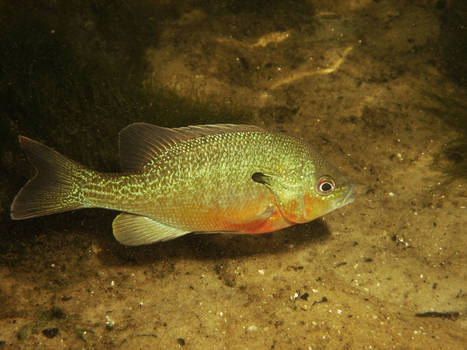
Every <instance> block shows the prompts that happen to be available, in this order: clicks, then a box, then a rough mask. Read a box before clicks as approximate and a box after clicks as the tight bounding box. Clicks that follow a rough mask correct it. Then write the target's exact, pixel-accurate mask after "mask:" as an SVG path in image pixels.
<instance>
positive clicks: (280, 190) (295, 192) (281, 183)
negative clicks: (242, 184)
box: [251, 172, 308, 223]
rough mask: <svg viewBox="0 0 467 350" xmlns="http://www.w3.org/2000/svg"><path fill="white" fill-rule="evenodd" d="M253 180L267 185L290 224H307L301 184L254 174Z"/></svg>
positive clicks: (273, 176) (258, 173)
mask: <svg viewBox="0 0 467 350" xmlns="http://www.w3.org/2000/svg"><path fill="white" fill-rule="evenodd" d="M251 178H252V180H253V181H255V182H258V183H260V184H263V185H265V186H266V187H267V188H268V189H269V190H270V191H271V192H272V193H273V195H274V198H275V199H276V201H277V206H278V208H279V211H280V213H281V215H282V216H283V217H284V219H286V220H287V221H289V222H292V223H300V222H306V221H308V220H306V219H305V218H304V213H305V204H304V200H303V187H302V185H301V184H300V183H298V182H294V181H293V180H291V179H286V178H283V177H279V176H275V175H268V174H263V173H260V172H257V173H254V174H253V175H252V176H251Z"/></svg>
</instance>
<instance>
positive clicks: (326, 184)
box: [316, 175, 336, 196]
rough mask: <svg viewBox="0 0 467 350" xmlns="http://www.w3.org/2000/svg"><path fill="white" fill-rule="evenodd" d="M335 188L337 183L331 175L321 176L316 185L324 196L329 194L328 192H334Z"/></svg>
mask: <svg viewBox="0 0 467 350" xmlns="http://www.w3.org/2000/svg"><path fill="white" fill-rule="evenodd" d="M335 188H336V183H335V182H334V179H333V178H332V177H331V176H329V175H325V176H321V177H320V178H319V180H318V184H317V186H316V189H317V191H318V193H319V194H322V195H324V196H327V195H328V194H331V193H332V192H334V189H335Z"/></svg>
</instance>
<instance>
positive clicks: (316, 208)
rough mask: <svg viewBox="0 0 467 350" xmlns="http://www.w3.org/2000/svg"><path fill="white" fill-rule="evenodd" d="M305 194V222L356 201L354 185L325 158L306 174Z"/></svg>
mask: <svg viewBox="0 0 467 350" xmlns="http://www.w3.org/2000/svg"><path fill="white" fill-rule="evenodd" d="M306 183H307V185H306V187H305V191H304V194H303V203H304V205H303V206H304V213H303V218H304V220H305V222H308V221H311V220H314V219H316V218H318V217H320V216H323V215H325V214H327V213H329V212H331V211H333V210H335V209H338V208H340V207H343V206H344V205H347V204H349V203H352V202H353V201H354V186H353V184H352V182H350V180H349V179H348V178H347V177H346V176H344V175H343V174H342V173H341V172H340V171H339V170H338V169H337V168H335V167H334V166H332V165H331V164H329V163H327V162H325V161H324V160H323V161H322V162H320V163H318V164H317V166H315V167H314V171H313V172H312V173H311V174H309V175H308V176H306Z"/></svg>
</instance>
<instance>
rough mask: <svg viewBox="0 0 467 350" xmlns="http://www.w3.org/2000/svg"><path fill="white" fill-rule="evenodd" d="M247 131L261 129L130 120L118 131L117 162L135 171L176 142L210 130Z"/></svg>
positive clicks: (203, 134) (242, 126)
mask: <svg viewBox="0 0 467 350" xmlns="http://www.w3.org/2000/svg"><path fill="white" fill-rule="evenodd" d="M247 131H263V129H261V128H259V127H257V126H253V125H240V124H239V125H236V124H211V125H196V126H187V127H182V128H174V129H170V128H163V127H160V126H156V125H152V124H147V123H134V124H130V125H128V126H127V127H126V128H124V129H123V130H122V131H120V163H121V166H122V170H125V171H139V170H141V168H142V167H143V166H144V165H145V164H146V163H147V162H148V161H149V160H151V159H153V158H154V157H157V156H158V155H160V154H162V153H164V152H165V151H167V150H168V149H169V148H170V147H172V146H174V145H175V144H177V143H179V142H183V141H186V140H189V139H193V138H196V137H202V136H207V135H213V134H224V133H231V132H247Z"/></svg>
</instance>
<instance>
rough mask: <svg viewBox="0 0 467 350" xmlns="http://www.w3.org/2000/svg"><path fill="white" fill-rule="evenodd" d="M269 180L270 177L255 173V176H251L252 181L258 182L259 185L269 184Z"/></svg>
mask: <svg viewBox="0 0 467 350" xmlns="http://www.w3.org/2000/svg"><path fill="white" fill-rule="evenodd" d="M267 178H268V176H267V175H264V174H263V173H254V174H253V175H251V179H252V180H253V181H254V182H258V183H260V184H263V185H266V184H267Z"/></svg>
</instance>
